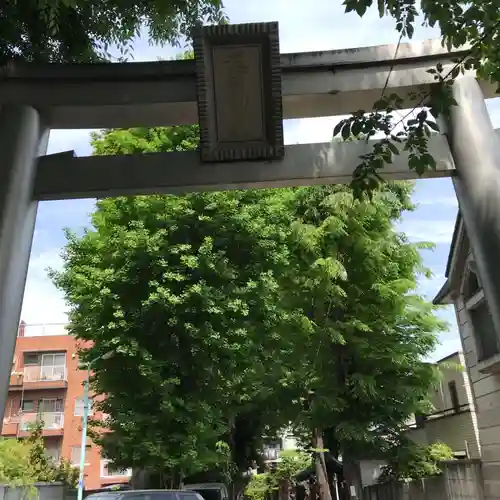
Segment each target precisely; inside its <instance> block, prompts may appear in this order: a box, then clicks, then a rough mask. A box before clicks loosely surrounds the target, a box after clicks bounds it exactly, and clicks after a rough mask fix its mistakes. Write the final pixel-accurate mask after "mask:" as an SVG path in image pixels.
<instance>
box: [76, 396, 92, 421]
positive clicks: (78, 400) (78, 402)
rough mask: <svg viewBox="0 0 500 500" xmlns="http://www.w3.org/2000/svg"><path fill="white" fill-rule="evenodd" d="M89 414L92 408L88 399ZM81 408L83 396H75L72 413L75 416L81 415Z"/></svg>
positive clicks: (82, 408) (82, 406) (82, 407)
mask: <svg viewBox="0 0 500 500" xmlns="http://www.w3.org/2000/svg"><path fill="white" fill-rule="evenodd" d="M89 403H90V404H89V415H92V413H93V410H92V401H89ZM83 410H84V405H83V398H75V412H74V415H75V417H83Z"/></svg>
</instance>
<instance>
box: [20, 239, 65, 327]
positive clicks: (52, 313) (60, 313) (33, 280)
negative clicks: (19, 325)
mask: <svg viewBox="0 0 500 500" xmlns="http://www.w3.org/2000/svg"><path fill="white" fill-rule="evenodd" d="M60 253H61V250H60V249H59V248H56V249H54V250H52V251H48V252H43V253H41V254H38V255H32V258H31V261H30V266H29V269H28V276H27V280H26V289H25V292H24V300H23V308H22V313H21V319H23V320H24V321H26V323H28V324H40V323H64V322H66V321H67V315H66V307H65V304H64V299H63V296H62V293H61V292H59V291H58V290H57V289H56V287H55V286H54V285H53V283H52V282H51V280H50V278H49V277H48V275H47V269H48V268H52V269H60V268H61V265H62V259H61V257H60Z"/></svg>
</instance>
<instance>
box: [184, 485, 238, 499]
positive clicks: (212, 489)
mask: <svg viewBox="0 0 500 500" xmlns="http://www.w3.org/2000/svg"><path fill="white" fill-rule="evenodd" d="M184 489H185V490H191V491H196V493H199V494H200V495H201V496H202V497H203V498H204V499H205V500H229V492H228V491H227V487H226V485H225V484H223V483H196V484H185V485H184Z"/></svg>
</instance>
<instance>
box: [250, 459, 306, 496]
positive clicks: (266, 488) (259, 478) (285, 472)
mask: <svg viewBox="0 0 500 500" xmlns="http://www.w3.org/2000/svg"><path fill="white" fill-rule="evenodd" d="M310 466H311V455H310V454H309V453H305V452H303V451H297V450H286V451H282V452H281V453H280V461H279V462H277V464H276V468H275V469H274V470H272V471H269V472H264V473H262V474H255V475H254V476H252V477H251V479H250V481H249V482H248V484H247V486H246V487H245V496H247V497H248V498H250V499H251V500H266V499H267V498H270V495H271V494H272V493H273V492H274V491H278V498H282V499H284V500H287V499H288V498H289V492H290V489H291V488H292V487H293V486H296V484H297V481H296V479H295V478H296V476H297V474H299V473H300V472H302V471H304V470H305V469H307V468H308V467H310Z"/></svg>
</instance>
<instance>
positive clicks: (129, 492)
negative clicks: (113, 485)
mask: <svg viewBox="0 0 500 500" xmlns="http://www.w3.org/2000/svg"><path fill="white" fill-rule="evenodd" d="M141 493H143V494H151V493H192V494H193V495H198V493H196V491H190V490H122V491H120V490H116V491H99V492H96V493H91V494H90V495H88V496H87V497H86V498H91V497H96V496H104V495H109V496H118V495H119V496H122V495H123V496H127V495H137V494H141Z"/></svg>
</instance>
